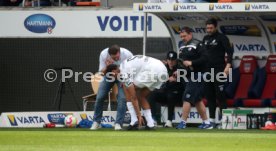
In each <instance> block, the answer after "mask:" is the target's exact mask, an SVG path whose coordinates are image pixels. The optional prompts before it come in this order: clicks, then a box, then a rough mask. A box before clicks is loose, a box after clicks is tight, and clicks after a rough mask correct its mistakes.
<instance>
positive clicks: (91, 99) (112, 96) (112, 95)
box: [82, 74, 118, 111]
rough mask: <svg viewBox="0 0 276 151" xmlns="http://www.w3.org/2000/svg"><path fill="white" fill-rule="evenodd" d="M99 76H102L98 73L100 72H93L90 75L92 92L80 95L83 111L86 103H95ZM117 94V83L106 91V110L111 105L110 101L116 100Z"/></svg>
mask: <svg viewBox="0 0 276 151" xmlns="http://www.w3.org/2000/svg"><path fill="white" fill-rule="evenodd" d="M101 78H102V75H100V74H95V75H92V76H91V87H92V90H93V93H92V94H90V95H86V96H83V97H82V100H83V111H86V108H87V103H95V102H96V97H97V93H98V90H99V86H100V81H101ZM117 94H118V88H117V85H116V84H114V86H113V87H112V89H111V90H110V92H109V93H108V108H107V110H110V109H111V107H110V106H111V101H115V100H116V96H117Z"/></svg>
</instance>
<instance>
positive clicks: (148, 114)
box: [143, 109, 154, 127]
mask: <svg viewBox="0 0 276 151" xmlns="http://www.w3.org/2000/svg"><path fill="white" fill-rule="evenodd" d="M143 113H144V116H145V118H146V120H147V126H148V127H154V120H153V119H152V115H151V110H150V109H146V110H143Z"/></svg>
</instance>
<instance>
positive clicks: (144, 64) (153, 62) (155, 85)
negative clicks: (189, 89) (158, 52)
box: [120, 55, 168, 130]
mask: <svg viewBox="0 0 276 151" xmlns="http://www.w3.org/2000/svg"><path fill="white" fill-rule="evenodd" d="M120 73H121V76H122V77H123V84H124V91H125V95H126V98H127V101H131V102H128V108H129V112H130V115H131V123H130V127H132V126H133V127H134V128H136V129H138V126H141V125H142V124H143V123H144V120H143V118H142V114H141V112H140V106H139V104H140V105H141V107H142V109H143V114H144V117H145V119H146V121H147V125H146V129H153V128H154V120H153V119H152V115H151V110H150V105H149V103H148V101H147V96H148V95H149V93H150V92H151V91H153V90H154V89H160V87H161V86H162V84H163V83H164V82H166V81H167V79H168V72H167V68H166V67H165V65H164V64H163V63H162V62H161V61H160V60H158V59H155V58H152V57H148V56H142V55H135V56H133V57H131V58H128V59H126V60H125V61H123V62H122V64H121V65H120ZM131 103H132V105H133V108H131V107H129V104H131ZM129 130H130V129H129Z"/></svg>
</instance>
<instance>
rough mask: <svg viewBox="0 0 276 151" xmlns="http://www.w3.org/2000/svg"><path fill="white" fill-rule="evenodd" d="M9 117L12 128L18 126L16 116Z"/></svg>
mask: <svg viewBox="0 0 276 151" xmlns="http://www.w3.org/2000/svg"><path fill="white" fill-rule="evenodd" d="M7 116H8V119H9V121H10V123H11V126H17V122H16V120H15V117H14V115H7Z"/></svg>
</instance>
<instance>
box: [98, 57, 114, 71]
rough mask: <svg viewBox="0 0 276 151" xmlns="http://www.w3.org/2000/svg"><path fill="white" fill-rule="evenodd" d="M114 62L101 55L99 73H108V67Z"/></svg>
mask: <svg viewBox="0 0 276 151" xmlns="http://www.w3.org/2000/svg"><path fill="white" fill-rule="evenodd" d="M113 62H114V61H113V60H112V59H108V58H107V57H104V56H103V54H100V59H99V72H101V73H104V74H105V72H106V67H107V66H108V65H110V64H112V63H113Z"/></svg>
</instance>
